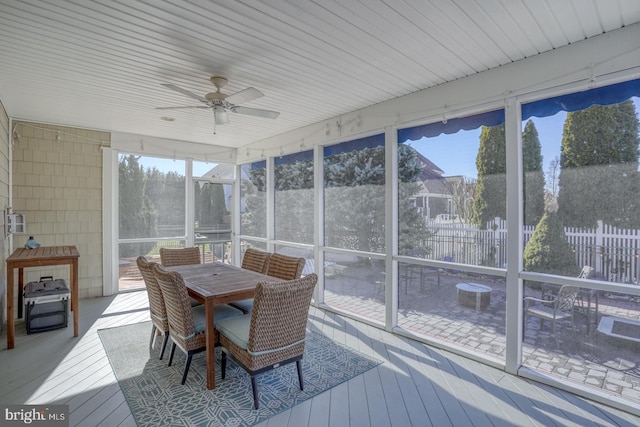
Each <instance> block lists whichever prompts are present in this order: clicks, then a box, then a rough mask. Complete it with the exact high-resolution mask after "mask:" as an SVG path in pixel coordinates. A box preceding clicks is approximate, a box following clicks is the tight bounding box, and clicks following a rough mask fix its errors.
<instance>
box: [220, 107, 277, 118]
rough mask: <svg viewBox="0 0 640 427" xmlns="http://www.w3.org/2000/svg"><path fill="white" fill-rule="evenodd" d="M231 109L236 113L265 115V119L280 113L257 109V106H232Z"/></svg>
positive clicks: (275, 116)
mask: <svg viewBox="0 0 640 427" xmlns="http://www.w3.org/2000/svg"><path fill="white" fill-rule="evenodd" d="M231 111H233V112H234V113H238V114H246V115H248V116H256V117H266V118H267V119H275V118H277V117H278V116H279V115H280V113H278V112H277V111H269V110H259V109H257V108H248V107H233V108H232V109H231Z"/></svg>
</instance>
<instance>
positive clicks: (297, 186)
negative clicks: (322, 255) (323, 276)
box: [274, 159, 314, 243]
mask: <svg viewBox="0 0 640 427" xmlns="http://www.w3.org/2000/svg"><path fill="white" fill-rule="evenodd" d="M274 179H275V183H274V187H275V191H276V194H275V232H276V238H277V239H278V240H287V241H290V242H299V243H313V181H314V175H313V159H307V160H295V161H287V162H283V163H279V164H276V166H275V173H274Z"/></svg>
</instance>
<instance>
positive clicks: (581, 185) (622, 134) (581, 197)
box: [558, 100, 640, 228]
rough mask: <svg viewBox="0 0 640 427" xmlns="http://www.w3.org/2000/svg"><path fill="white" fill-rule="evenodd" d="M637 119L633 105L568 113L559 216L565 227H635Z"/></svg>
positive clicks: (563, 143)
mask: <svg viewBox="0 0 640 427" xmlns="http://www.w3.org/2000/svg"><path fill="white" fill-rule="evenodd" d="M638 143H639V140H638V118H637V116H636V111H635V107H634V105H633V103H632V102H631V101H630V100H629V101H625V102H622V103H620V104H615V105H608V106H599V105H594V106H591V107H589V108H587V109H586V110H582V111H577V112H573V113H568V114H567V118H566V120H565V123H564V130H563V135H562V151H561V156H560V165H561V171H560V178H559V185H560V191H559V194H558V212H559V214H560V217H561V219H562V221H563V223H564V224H567V225H570V226H574V227H595V226H596V223H597V221H598V220H602V221H604V222H605V223H607V224H611V225H615V226H618V227H632V228H637V227H638V226H639V224H640V219H639V213H640V212H639V207H638V201H637V199H638V193H637V191H638Z"/></svg>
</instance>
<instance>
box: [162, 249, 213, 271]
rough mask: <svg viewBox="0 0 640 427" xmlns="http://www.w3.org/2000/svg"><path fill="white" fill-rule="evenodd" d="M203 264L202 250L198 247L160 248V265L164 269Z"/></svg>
mask: <svg viewBox="0 0 640 427" xmlns="http://www.w3.org/2000/svg"><path fill="white" fill-rule="evenodd" d="M214 261H215V260H214ZM201 262H202V259H201V258H200V248H198V247H197V246H194V247H192V248H182V249H170V248H160V264H162V266H163V267H174V266H177V265H190V264H200V263H201Z"/></svg>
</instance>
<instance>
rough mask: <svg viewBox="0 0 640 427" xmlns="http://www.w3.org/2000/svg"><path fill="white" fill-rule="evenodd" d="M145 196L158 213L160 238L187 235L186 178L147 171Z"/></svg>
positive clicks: (154, 169) (174, 174)
mask: <svg viewBox="0 0 640 427" xmlns="http://www.w3.org/2000/svg"><path fill="white" fill-rule="evenodd" d="M145 175H146V185H145V195H146V196H147V197H148V198H149V201H150V202H151V204H152V206H153V207H154V209H155V211H156V212H157V214H158V215H157V224H158V225H157V228H158V235H159V236H180V235H183V234H185V229H184V227H185V225H184V218H185V203H184V200H185V177H184V175H181V174H178V173H176V172H161V171H160V170H158V169H157V168H155V167H153V168H149V169H147V170H146V171H145Z"/></svg>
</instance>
